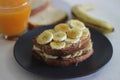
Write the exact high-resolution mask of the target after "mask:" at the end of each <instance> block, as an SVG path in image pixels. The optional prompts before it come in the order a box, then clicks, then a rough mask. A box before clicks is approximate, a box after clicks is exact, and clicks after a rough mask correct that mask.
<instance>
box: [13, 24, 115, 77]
mask: <svg viewBox="0 0 120 80" xmlns="http://www.w3.org/2000/svg"><path fill="white" fill-rule="evenodd" d="M49 28H53V25H51V26H44V27H42V28H38V29H35V30H32V31H30V32H27V33H26V34H24V35H23V36H21V37H20V38H19V40H18V41H17V42H16V44H15V47H14V57H15V59H16V61H17V62H18V63H19V64H20V65H21V66H22V67H23V68H24V69H26V70H27V71H30V72H32V73H35V74H39V75H40V76H42V77H49V78H50V77H51V78H74V77H81V76H85V75H88V74H91V73H93V72H95V71H97V70H99V69H100V68H101V67H102V66H104V65H105V64H106V63H107V62H108V61H109V60H110V59H111V57H112V53H113V48H112V45H111V43H110V41H109V40H108V39H107V38H106V37H105V36H104V35H102V34H101V33H99V32H97V31H95V30H93V29H90V31H91V34H92V41H93V43H94V46H93V47H94V54H93V55H92V56H91V57H90V58H89V59H87V60H85V61H84V62H82V63H79V64H78V65H77V66H76V65H71V66H68V67H53V66H49V65H46V64H44V63H42V62H40V61H38V60H36V59H35V58H34V57H33V56H32V46H33V42H32V39H33V38H34V37H35V36H37V35H38V34H39V33H41V32H42V31H43V30H45V29H49Z"/></svg>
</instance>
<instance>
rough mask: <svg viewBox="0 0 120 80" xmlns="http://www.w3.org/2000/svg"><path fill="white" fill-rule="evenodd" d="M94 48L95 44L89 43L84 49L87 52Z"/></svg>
mask: <svg viewBox="0 0 120 80" xmlns="http://www.w3.org/2000/svg"><path fill="white" fill-rule="evenodd" d="M92 47H93V43H92V42H89V44H88V45H87V47H86V48H84V49H82V51H83V52H87V51H89V50H90V49H92Z"/></svg>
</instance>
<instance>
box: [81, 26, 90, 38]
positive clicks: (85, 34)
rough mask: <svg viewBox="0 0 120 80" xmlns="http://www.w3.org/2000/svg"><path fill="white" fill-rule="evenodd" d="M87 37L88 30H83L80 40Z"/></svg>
mask: <svg viewBox="0 0 120 80" xmlns="http://www.w3.org/2000/svg"><path fill="white" fill-rule="evenodd" d="M89 35H90V32H89V29H88V28H85V29H83V33H82V39H85V38H87V37H88V36H89Z"/></svg>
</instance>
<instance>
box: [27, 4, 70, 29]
mask: <svg viewBox="0 0 120 80" xmlns="http://www.w3.org/2000/svg"><path fill="white" fill-rule="evenodd" d="M67 19H68V16H67V13H66V12H64V11H63V10H60V9H58V8H55V7H53V6H49V7H47V9H45V10H44V11H42V12H39V13H37V14H35V15H33V16H31V17H30V18H29V23H28V28H29V29H33V28H37V27H40V26H44V25H52V24H57V23H62V22H65V21H66V20H67Z"/></svg>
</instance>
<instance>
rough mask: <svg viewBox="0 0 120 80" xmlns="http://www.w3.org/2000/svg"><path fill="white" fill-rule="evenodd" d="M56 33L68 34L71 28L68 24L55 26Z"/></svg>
mask: <svg viewBox="0 0 120 80" xmlns="http://www.w3.org/2000/svg"><path fill="white" fill-rule="evenodd" d="M54 29H55V31H63V32H67V31H68V30H70V27H69V25H68V24H65V23H61V24H58V25H56V26H55V28H54Z"/></svg>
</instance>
